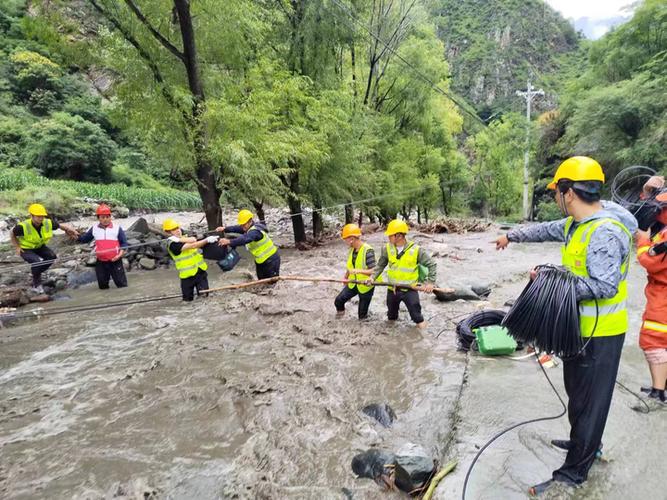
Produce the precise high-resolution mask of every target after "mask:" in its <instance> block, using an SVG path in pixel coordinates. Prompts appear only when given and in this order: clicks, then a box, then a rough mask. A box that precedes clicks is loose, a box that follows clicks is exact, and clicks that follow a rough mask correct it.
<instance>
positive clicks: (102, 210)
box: [95, 203, 111, 215]
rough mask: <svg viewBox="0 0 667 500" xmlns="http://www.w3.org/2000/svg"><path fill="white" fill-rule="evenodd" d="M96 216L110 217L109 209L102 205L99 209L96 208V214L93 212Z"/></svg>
mask: <svg viewBox="0 0 667 500" xmlns="http://www.w3.org/2000/svg"><path fill="white" fill-rule="evenodd" d="M95 213H96V214H97V215H111V209H110V208H109V207H108V206H107V205H105V204H104V203H102V204H101V205H100V206H99V207H97V212H95Z"/></svg>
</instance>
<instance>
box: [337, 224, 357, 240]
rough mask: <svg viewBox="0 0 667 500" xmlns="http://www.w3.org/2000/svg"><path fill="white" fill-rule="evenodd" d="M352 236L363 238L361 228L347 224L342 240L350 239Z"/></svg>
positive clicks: (344, 227)
mask: <svg viewBox="0 0 667 500" xmlns="http://www.w3.org/2000/svg"><path fill="white" fill-rule="evenodd" d="M350 236H361V228H360V227H359V226H357V225H356V224H345V225H344V226H343V234H342V235H341V238H343V239H345V238H349V237H350Z"/></svg>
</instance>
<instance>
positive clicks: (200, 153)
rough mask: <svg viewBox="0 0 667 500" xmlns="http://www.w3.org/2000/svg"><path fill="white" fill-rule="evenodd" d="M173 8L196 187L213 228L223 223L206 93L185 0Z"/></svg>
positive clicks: (175, 3)
mask: <svg viewBox="0 0 667 500" xmlns="http://www.w3.org/2000/svg"><path fill="white" fill-rule="evenodd" d="M174 8H175V9H176V13H177V14H178V23H179V27H180V30H181V38H182V40H183V65H184V66H185V71H186V73H187V76H188V87H189V89H190V92H191V93H192V96H193V97H194V99H193V102H192V123H190V124H189V125H190V126H191V128H192V129H193V130H192V147H193V152H194V157H195V174H196V176H197V190H198V191H199V196H200V197H201V199H202V204H203V205H204V213H205V214H206V222H207V224H208V228H209V229H215V228H216V227H217V226H219V225H221V224H222V209H221V208H220V195H221V194H222V192H221V190H220V189H219V188H218V182H217V179H216V176H215V171H214V169H213V165H212V164H211V161H210V159H209V158H208V157H207V155H206V151H207V146H208V134H207V132H206V127H205V125H204V124H203V123H202V117H203V115H204V112H205V111H206V96H205V95H204V86H203V83H202V79H201V73H200V71H199V64H198V61H197V48H196V45H195V32H194V27H193V25H192V16H191V15H190V2H189V1H188V0H174Z"/></svg>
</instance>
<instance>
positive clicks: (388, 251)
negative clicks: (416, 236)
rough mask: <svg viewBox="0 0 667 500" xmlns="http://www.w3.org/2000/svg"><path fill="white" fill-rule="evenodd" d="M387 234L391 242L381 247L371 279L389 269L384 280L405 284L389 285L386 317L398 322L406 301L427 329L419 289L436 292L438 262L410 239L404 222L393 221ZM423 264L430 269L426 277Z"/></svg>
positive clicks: (421, 325) (415, 320) (422, 326)
mask: <svg viewBox="0 0 667 500" xmlns="http://www.w3.org/2000/svg"><path fill="white" fill-rule="evenodd" d="M384 234H386V235H387V238H388V239H389V243H387V245H386V246H385V247H384V248H382V253H381V254H380V260H379V261H378V264H377V266H376V268H375V270H374V271H373V275H372V278H371V279H370V280H369V281H376V280H378V279H379V278H380V275H382V273H383V271H384V269H385V268H387V273H386V275H387V276H386V280H385V281H387V282H389V283H396V284H401V285H403V286H395V287H394V286H390V287H389V289H388V290H387V318H388V319H389V321H396V320H397V319H398V308H399V306H400V305H401V302H403V303H404V304H405V306H406V307H407V308H408V313H410V318H412V321H414V322H415V323H416V324H417V327H419V328H426V326H427V325H426V321H424V316H422V308H421V303H420V302H419V293H418V291H417V290H421V291H423V292H427V293H430V292H432V291H433V287H434V285H435V279H436V271H437V269H436V263H435V261H434V260H433V259H432V258H431V256H430V255H429V254H427V253H426V252H425V251H424V249H422V248H420V247H419V245H417V244H416V243H415V242H414V241H408V240H407V238H406V237H407V234H408V225H407V223H405V222H404V221H402V220H398V219H395V220H392V221H391V222H389V224H388V225H387V230H386V231H385V233H384ZM420 266H422V268H423V269H426V270H427V273H426V274H427V275H426V276H423V277H420V272H419V267H420ZM422 282H423V283H422ZM420 283H421V284H420Z"/></svg>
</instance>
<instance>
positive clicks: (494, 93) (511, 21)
mask: <svg viewBox="0 0 667 500" xmlns="http://www.w3.org/2000/svg"><path fill="white" fill-rule="evenodd" d="M431 11H432V13H433V15H434V16H436V19H437V21H436V22H437V25H438V28H439V29H438V34H439V36H440V38H441V39H442V40H443V42H444V43H445V47H446V51H447V54H446V57H447V60H448V61H449V62H450V64H451V66H452V70H453V88H454V90H455V91H456V92H458V93H459V94H460V95H462V96H464V97H465V98H466V99H467V100H468V101H470V102H471V103H473V104H474V105H475V107H476V108H477V110H478V112H479V113H480V115H482V116H490V115H491V114H493V113H495V112H497V111H506V110H510V109H511V110H520V109H521V108H522V106H523V101H522V100H520V99H518V98H517V97H516V96H515V90H518V89H524V88H525V87H526V80H527V78H528V77H529V76H530V77H531V78H532V80H533V82H534V83H535V84H536V85H537V86H542V87H543V88H544V90H545V91H547V96H546V98H545V99H541V100H540V101H541V102H538V103H536V104H537V109H538V110H539V109H547V108H549V107H552V106H553V104H554V102H555V96H554V94H555V90H556V87H557V85H558V83H557V81H556V82H554V81H551V80H552V79H551V78H550V76H552V75H554V74H556V73H558V72H559V71H560V70H561V69H562V66H563V65H565V64H567V58H568V57H569V56H570V55H571V54H574V53H576V52H577V50H578V48H579V45H580V36H579V35H578V34H577V33H576V31H575V30H574V28H573V27H572V26H571V25H570V24H569V23H568V22H567V21H566V20H565V19H564V18H563V17H562V16H561V15H560V14H558V13H557V12H556V11H554V10H553V9H552V8H551V7H549V6H548V5H547V4H546V3H545V2H543V1H541V0H434V1H433V2H432V3H431Z"/></svg>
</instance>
